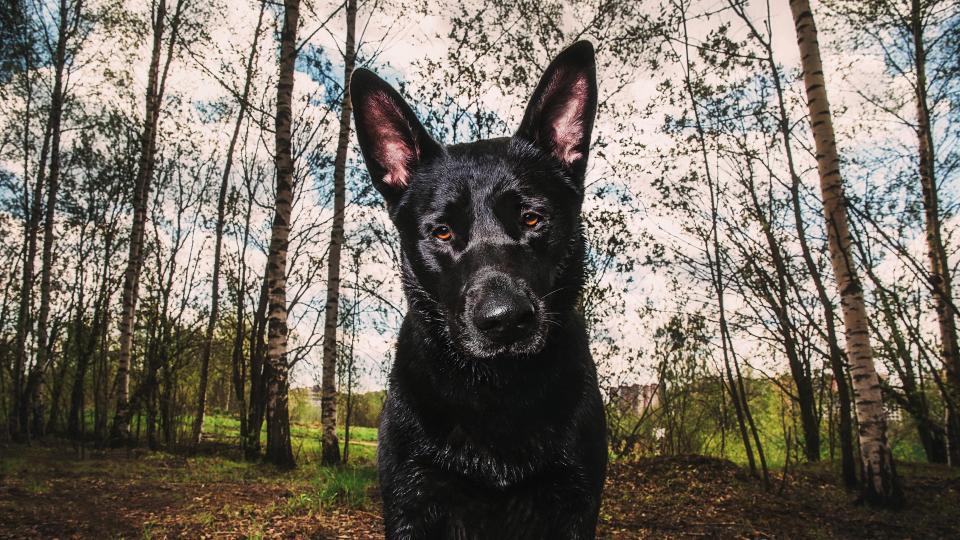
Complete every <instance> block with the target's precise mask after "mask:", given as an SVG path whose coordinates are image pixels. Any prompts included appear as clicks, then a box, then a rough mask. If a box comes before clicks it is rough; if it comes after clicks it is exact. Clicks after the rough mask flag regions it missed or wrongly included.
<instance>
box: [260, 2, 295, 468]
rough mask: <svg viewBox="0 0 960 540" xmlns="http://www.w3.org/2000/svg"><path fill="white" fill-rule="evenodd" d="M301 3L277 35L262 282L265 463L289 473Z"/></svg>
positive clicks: (290, 5)
mask: <svg viewBox="0 0 960 540" xmlns="http://www.w3.org/2000/svg"><path fill="white" fill-rule="evenodd" d="M299 23H300V1H299V0H284V2H283V29H282V30H281V32H280V75H279V78H278V79H277V110H276V132H275V133H276V138H275V142H276V153H275V158H274V161H275V163H276V169H277V177H276V183H277V185H276V196H275V198H274V206H275V208H274V217H273V227H272V228H271V234H270V252H269V254H268V256H267V270H266V274H265V275H266V281H267V289H268V291H269V306H268V310H269V311H268V313H269V315H268V319H267V325H268V345H267V366H268V368H269V378H268V380H267V401H266V405H267V461H269V462H271V463H273V464H274V465H277V466H278V467H293V466H294V465H295V462H294V459H293V448H292V447H291V446H290V411H289V410H288V408H287V391H288V386H289V384H290V383H289V380H288V375H289V374H288V371H289V365H288V364H287V333H288V328H287V248H288V246H289V244H290V241H289V238H290V214H291V207H292V206H293V181H294V178H293V168H294V167H293V151H292V144H291V139H292V131H293V126H292V124H293V105H292V101H293V71H294V66H295V65H296V61H297V26H298V25H299Z"/></svg>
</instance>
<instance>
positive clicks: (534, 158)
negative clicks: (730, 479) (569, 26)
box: [350, 42, 607, 540]
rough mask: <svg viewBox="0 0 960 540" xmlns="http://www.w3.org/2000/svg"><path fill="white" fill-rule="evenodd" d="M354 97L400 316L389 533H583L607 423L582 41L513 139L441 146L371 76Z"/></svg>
mask: <svg viewBox="0 0 960 540" xmlns="http://www.w3.org/2000/svg"><path fill="white" fill-rule="evenodd" d="M350 91H351V92H352V101H353V106H354V119H355V121H356V126H357V136H358V138H359V141H360V147H361V149H362V150H363V157H364V159H365V161H366V164H367V168H368V169H369V171H370V175H371V177H372V178H373V182H374V184H375V186H376V188H377V189H378V190H379V191H380V192H381V194H382V195H383V197H384V198H385V199H386V202H387V208H388V210H389V212H390V217H391V219H392V220H393V222H394V224H395V225H396V227H397V230H398V231H399V233H400V242H401V248H402V250H401V251H402V254H403V260H402V275H403V284H404V291H405V294H406V296H407V299H408V302H409V305H410V310H409V312H408V313H407V315H406V318H405V319H404V321H403V327H402V328H401V330H400V339H399V342H398V344H397V354H396V361H395V363H394V365H393V370H392V372H391V374H390V393H389V397H388V398H387V403H386V405H385V408H384V411H383V417H382V420H381V423H380V444H379V469H380V487H381V491H382V494H383V510H384V518H385V525H386V535H387V537H388V538H391V539H395V538H451V539H458V540H460V539H463V540H466V539H486V538H490V539H500V538H544V539H547V538H549V539H553V538H593V536H594V531H595V529H596V522H597V513H598V510H599V506H600V493H601V490H602V487H603V479H604V475H605V473H606V463H607V446H606V425H605V421H604V413H603V405H602V402H601V399H600V392H599V390H598V388H597V379H596V368H595V366H594V363H593V360H592V358H591V357H590V350H589V348H588V343H587V335H586V331H585V329H584V325H583V320H582V318H581V317H580V316H579V315H578V313H577V312H576V310H575V304H576V301H577V298H578V295H579V293H580V289H581V288H582V286H583V264H584V249H585V247H584V239H583V233H582V230H581V225H580V207H581V203H582V201H583V189H584V186H583V183H584V173H585V170H586V163H587V152H588V148H589V144H590V132H591V130H592V128H593V119H594V116H595V114H596V108H597V88H596V67H595V63H594V54H593V46H592V45H591V44H590V43H588V42H580V43H577V44H575V45H573V46H572V47H570V48H568V49H566V50H565V51H563V52H562V53H561V54H560V55H559V57H557V59H556V60H554V61H553V63H552V64H550V66H549V67H548V68H547V71H546V73H545V74H544V76H543V78H542V80H541V81H540V84H539V85H537V88H536V91H535V92H534V94H533V98H532V99H531V101H530V104H529V105H528V106H527V109H526V113H525V115H524V118H523V122H522V123H521V124H520V129H519V130H518V131H517V133H516V134H515V135H514V136H513V137H512V138H502V139H491V140H483V141H478V142H474V143H470V144H460V145H454V146H448V147H444V146H442V145H440V144H438V143H437V142H435V141H434V140H433V139H432V138H431V137H430V135H429V134H427V132H426V130H424V128H423V126H422V125H421V124H420V122H419V121H418V120H417V118H416V116H415V115H414V113H413V111H412V110H411V109H410V107H409V106H408V105H407V104H406V102H404V100H403V99H402V98H401V97H400V95H399V94H397V92H396V91H394V89H393V88H391V87H390V86H389V85H388V84H387V83H386V82H384V81H383V80H381V79H379V78H378V77H377V76H376V75H374V74H373V73H371V72H370V71H366V70H357V71H356V72H355V73H354V74H353V79H352V82H351V85H350Z"/></svg>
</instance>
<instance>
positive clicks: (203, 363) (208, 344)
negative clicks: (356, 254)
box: [190, 2, 266, 446]
mask: <svg viewBox="0 0 960 540" xmlns="http://www.w3.org/2000/svg"><path fill="white" fill-rule="evenodd" d="M265 9H266V3H265V2H261V4H260V15H259V17H258V18H257V26H256V28H255V29H254V31H253V43H252V44H251V45H250V53H249V55H248V56H247V62H246V68H245V70H244V80H243V90H242V91H241V92H240V96H239V97H238V99H237V101H238V103H237V119H236V122H235V123H234V125H233V134H232V135H231V136H230V144H229V145H228V146H227V155H226V157H225V158H224V164H223V174H222V175H221V177H220V191H219V193H218V195H217V223H216V226H215V231H214V244H213V275H212V276H211V278H210V316H209V317H208V318H207V329H206V333H205V334H204V339H203V350H202V351H201V352H200V386H199V388H198V389H197V413H196V415H195V416H194V420H193V432H192V433H191V435H190V442H191V444H193V445H194V446H195V445H197V444H199V443H200V436H201V433H202V431H203V416H204V413H205V412H206V406H207V379H208V377H209V373H210V354H211V352H212V349H213V333H214V331H215V330H216V327H217V319H218V318H219V316H220V266H221V251H222V249H223V228H224V224H225V222H226V212H227V194H228V188H229V187H230V171H231V170H232V169H233V155H234V152H235V151H236V148H237V141H238V140H239V139H240V129H241V128H242V127H243V123H244V119H245V117H246V114H247V108H248V106H249V101H248V100H249V99H250V88H251V86H252V83H253V71H254V70H253V68H254V63H255V62H256V59H257V51H258V47H259V43H260V33H261V29H262V28H263V15H264V11H265ZM241 302H242V300H241Z"/></svg>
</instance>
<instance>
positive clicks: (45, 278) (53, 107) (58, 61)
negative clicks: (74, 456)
mask: <svg viewBox="0 0 960 540" xmlns="http://www.w3.org/2000/svg"><path fill="white" fill-rule="evenodd" d="M76 9H77V14H76V15H75V16H79V5H78V6H77V8H76ZM68 10H69V8H68V6H67V2H66V0H60V14H59V15H60V21H59V24H58V35H57V49H56V52H55V53H54V66H55V67H54V69H55V73H54V79H53V91H52V94H51V97H50V124H49V125H50V127H49V129H50V172H49V175H48V178H47V207H46V212H45V215H44V224H43V253H42V255H41V257H40V261H41V270H40V313H39V315H38V317H37V361H36V363H35V364H34V368H33V369H34V370H35V372H36V373H35V374H32V376H31V377H30V379H31V381H32V383H33V384H34V385H35V386H36V388H29V389H28V390H27V395H28V396H29V398H28V399H29V400H30V401H31V403H30V408H31V409H32V408H34V407H37V406H38V404H36V403H33V401H34V400H35V396H36V395H37V394H39V386H40V385H41V384H43V374H44V371H45V370H46V369H47V364H48V363H49V362H50V358H49V355H50V350H51V344H50V343H49V341H50V336H49V328H48V327H47V322H48V319H49V318H50V285H51V276H52V273H53V244H54V242H55V240H54V228H55V227H54V226H55V219H56V212H57V194H58V191H59V189H60V133H61V130H60V123H61V119H62V118H63V100H64V96H63V84H64V83H63V78H64V69H65V67H66V62H67V58H66V56H67V39H68V38H69V32H70V17H69V11H68ZM41 421H42V420H41Z"/></svg>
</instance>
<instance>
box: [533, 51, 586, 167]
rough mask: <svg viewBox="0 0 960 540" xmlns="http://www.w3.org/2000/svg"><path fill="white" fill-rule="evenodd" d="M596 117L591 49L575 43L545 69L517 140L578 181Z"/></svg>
mask: <svg viewBox="0 0 960 540" xmlns="http://www.w3.org/2000/svg"><path fill="white" fill-rule="evenodd" d="M596 114H597V67H596V61H595V59H594V54H593V45H592V44H591V43H590V42H589V41H578V42H577V43H575V44H573V45H571V46H570V47H568V48H566V49H565V50H564V51H563V52H561V53H560V54H559V55H558V56H557V57H556V58H555V59H554V60H553V62H551V63H550V65H549V66H548V67H547V71H546V72H545V73H544V74H543V78H541V79H540V83H539V84H537V88H536V90H534V92H533V97H532V98H531V99H530V103H529V104H528V105H527V110H526V112H525V113H524V115H523V122H521V123H520V129H519V130H517V136H519V137H522V138H524V139H527V140H529V141H530V142H532V143H534V144H536V145H537V146H538V147H540V148H541V149H543V150H544V151H546V152H549V153H551V154H553V156H554V157H556V158H557V159H558V160H559V161H560V162H561V163H563V164H564V165H565V166H567V167H568V168H569V169H570V170H571V172H573V173H574V175H575V176H577V177H579V176H582V175H583V173H584V172H585V171H586V166H587V153H588V151H589V148H590V133H591V131H593V120H594V117H595V116H596Z"/></svg>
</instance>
